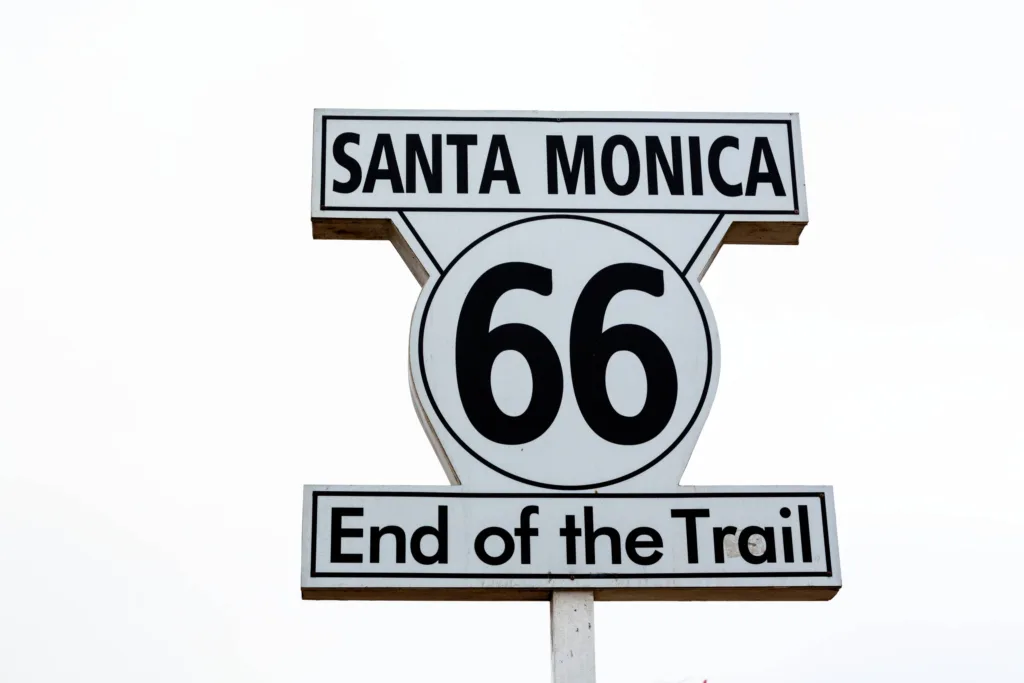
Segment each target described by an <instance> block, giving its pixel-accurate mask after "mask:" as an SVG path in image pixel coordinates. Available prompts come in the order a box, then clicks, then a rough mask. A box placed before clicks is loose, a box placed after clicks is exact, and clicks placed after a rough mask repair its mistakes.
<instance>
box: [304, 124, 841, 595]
mask: <svg viewBox="0 0 1024 683" xmlns="http://www.w3.org/2000/svg"><path fill="white" fill-rule="evenodd" d="M800 150H801V148H800V128H799V122H798V119H797V117H796V115H794V114H754V115H738V114H701V115H688V114H592V113H557V112H547V113H543V112H534V113H526V112H462V113H460V112H389V111H348V110H317V112H316V115H315V122H314V141H313V192H312V206H311V209H312V213H311V216H312V222H313V229H314V236H316V237H321V238H336V239H353V238H354V239H390V240H391V241H392V242H393V243H394V245H395V246H396V248H397V249H398V251H399V253H400V254H401V255H402V257H403V258H404V259H405V261H406V263H407V264H408V265H409V267H410V269H411V270H412V271H413V273H414V274H415V275H416V277H417V279H418V280H419V281H420V283H421V284H422V285H423V291H422V292H421V294H420V297H419V299H418V301H417V303H416V307H415V309H414V311H413V316H412V325H411V330H410V338H409V374H410V387H411V389H412V397H413V404H414V406H415V407H416V409H417V411H418V414H419V416H420V419H421V422H422V423H423V426H424V429H425V431H426V433H427V435H428V438H429V439H430V441H431V444H432V445H433V447H434V450H435V452H436V453H437V456H438V458H439V459H440V461H441V464H442V465H443V467H444V469H445V471H446V473H447V475H448V478H449V480H450V481H451V483H452V484H453V485H456V488H452V489H451V491H435V490H430V491H419V492H416V491H404V490H390V489H356V488H337V487H335V488H329V489H316V490H312V489H310V490H308V491H307V510H306V535H305V537H304V538H305V544H306V551H305V553H304V560H303V561H304V563H305V564H304V567H305V570H304V575H303V588H304V590H305V591H306V593H307V594H308V595H307V597H324V596H327V595H330V596H335V597H337V596H340V595H341V594H342V593H345V592H347V591H357V592H358V591H361V593H360V594H363V595H366V594H368V593H367V591H368V590H369V589H374V590H377V589H380V590H383V594H382V595H384V596H388V595H392V593H389V591H392V592H393V591H394V590H395V589H399V588H403V589H424V590H435V589H438V588H447V589H451V588H458V587H462V588H472V589H474V590H473V592H471V593H463V594H462V595H463V596H466V595H472V596H491V597H493V596H494V595H496V591H498V589H501V590H504V591H512V592H513V593H515V592H516V591H541V592H543V591H544V590H548V591H550V590H553V589H561V588H573V587H575V588H599V589H601V590H603V591H605V596H606V597H608V596H613V595H618V596H622V595H625V594H626V593H624V592H623V591H624V590H626V589H628V590H629V591H634V589H636V590H640V589H643V590H640V593H639V594H638V595H641V596H642V595H648V596H654V595H655V593H657V591H654V592H647V593H645V592H644V591H645V590H647V589H651V590H654V589H658V590H660V591H668V592H669V593H670V594H673V595H674V593H672V591H676V590H682V589H685V590H692V589H695V588H697V587H700V588H703V589H711V588H715V587H728V588H735V589H746V588H750V589H755V588H756V589H764V588H768V587H773V586H774V587H787V588H790V589H797V588H800V589H807V590H811V591H812V592H814V595H815V596H816V597H820V596H822V595H825V596H830V595H831V594H832V593H834V592H835V590H836V589H837V588H838V586H839V573H838V564H837V562H838V558H837V555H836V552H835V533H834V529H832V525H833V523H834V522H833V521H832V512H831V510H832V508H831V492H830V491H827V490H824V489H813V490H801V491H798V490H797V489H790V490H787V491H783V492H771V491H766V490H760V489H759V490H743V491H739V490H734V491H725V490H711V489H708V490H702V491H704V492H703V493H698V492H694V491H690V492H688V493H687V492H684V491H683V490H681V489H678V488H677V485H678V483H679V480H680V477H681V476H682V474H683V470H684V468H685V467H686V464H687V462H688V460H689V458H690V453H691V452H692V450H693V448H694V444H695V443H696V440H697V437H698V435H699V434H700V430H701V428H702V427H703V425H704V422H705V420H706V418H707V415H708V412H709V410H710V408H711V404H712V402H713V400H714V396H715V390H716V388H717V385H718V375H719V367H720V362H721V360H720V358H721V354H720V349H719V344H718V332H717V329H716V327H715V321H714V317H713V315H712V313H711V307H710V305H709V304H708V301H707V299H706V297H705V295H704V292H703V290H702V289H701V286H700V278H701V276H702V275H703V273H704V272H705V270H706V269H707V268H708V266H709V265H710V263H711V261H712V259H713V258H714V255H715V254H716V253H717V251H718V248H719V247H720V246H721V245H722V244H723V243H724V242H731V243H745V244H757V243H776V244H795V243H796V238H797V236H798V234H799V232H800V229H801V228H802V226H803V225H804V224H806V222H807V202H806V198H805V196H804V182H803V167H802V163H801V151H800ZM711 494H715V495H711ZM719 494H720V495H719ZM701 496H703V499H702V501H703V502H701V505H703V506H704V507H706V508H707V512H708V514H709V517H708V518H707V519H706V520H705V521H703V522H701V523H700V524H698V527H697V528H696V530H692V532H691V534H690V536H689V537H686V536H685V535H680V533H679V528H680V526H679V522H678V521H676V522H675V523H673V517H672V514H674V513H673V512H672V511H673V510H676V509H683V508H678V507H673V506H677V505H682V504H683V503H681V502H680V501H681V500H683V499H687V500H688V499H689V498H694V497H701ZM807 496H810V497H811V498H813V499H814V500H813V501H811V502H808V500H802V499H801V497H807ZM798 499H801V500H802V502H801V500H798ZM691 502H692V503H693V504H694V505H696V502H694V501H689V502H687V503H686V504H687V505H689V504H690V503H691ZM811 503H813V505H812V504H811ZM534 507H535V508H537V512H536V513H535V517H536V518H535V519H534V516H530V519H529V520H525V521H524V519H525V518H524V519H519V518H518V517H517V515H520V514H523V515H525V514H526V512H524V511H525V510H528V509H532V508H534ZM348 508H350V509H352V510H355V509H358V510H361V511H362V512H360V513H359V514H358V515H357V514H355V513H352V514H351V516H349V514H348V513H338V512H337V511H338V510H341V509H348ZM812 508H813V510H814V511H813V514H812V513H811V512H810V511H811V509H812ZM442 509H443V510H444V513H443V514H444V520H443V522H442V517H441V516H439V515H441V514H442V513H441V512H440V511H441V510H442ZM784 509H785V510H789V511H790V513H791V514H793V515H797V516H796V517H794V518H793V519H794V520H797V521H791V522H786V521H785V515H782V518H780V514H781V512H780V511H782V510H784ZM587 510H590V511H589V512H588V511H587ZM797 511H801V512H799V513H798V512H797ZM338 515H340V516H338ZM588 515H593V516H594V517H593V519H594V520H597V521H594V524H601V525H605V526H607V527H608V528H609V529H614V530H615V532H614V533H615V535H616V538H618V537H621V538H620V539H619V540H620V541H621V544H620V545H621V547H620V548H619V551H621V552H618V551H613V550H610V549H607V548H606V552H605V551H603V552H605V554H603V555H600V554H599V555H594V557H593V558H592V559H593V561H592V562H590V561H583V562H579V561H573V560H572V552H573V551H572V548H573V546H572V545H571V544H570V545H568V546H567V545H565V542H567V541H566V536H565V534H572V533H575V532H573V531H571V530H569V529H568V528H567V527H565V526H560V525H564V524H566V523H567V522H566V520H567V519H569V518H573V519H576V520H577V521H579V523H580V524H584V523H585V520H586V519H589V517H588ZM808 515H809V516H808ZM357 518H358V519H357ZM702 519H703V518H702ZM431 520H433V521H431ZM510 520H511V521H510ZM516 520H519V521H516ZM580 520H583V521H580ZM602 520H603V521H602ZM808 520H810V521H808ZM684 521H685V520H684ZM527 522H528V523H530V524H535V525H536V526H535V527H530V529H532V530H534V531H537V533H538V535H537V537H536V538H533V540H532V541H531V540H530V539H531V538H532V536H530V534H529V533H528V532H527V531H526V530H525V529H526V527H525V526H522V525H523V524H526V523H527ZM442 523H443V524H445V525H446V526H445V531H444V533H442V532H441V531H439V529H440V527H439V526H436V525H440V524H442ZM786 523H790V524H791V525H792V524H796V526H793V527H792V528H793V529H797V530H798V531H799V533H798V534H797V535H798V536H799V540H798V541H794V542H796V543H798V544H799V547H800V549H801V551H800V553H799V557H797V556H793V559H791V560H790V559H786V558H789V557H790V554H791V553H789V551H788V550H786V548H787V547H788V546H787V545H786V544H787V543H789V541H787V540H786V539H787V538H789V536H788V535H787V534H789V533H797V532H787V531H786V530H785V529H789V528H790V527H786V526H785V524H786ZM429 524H434V525H435V526H434V527H429ZM511 524H520V526H519V527H515V526H510V525H511ZM350 525H351V527H350ZM684 526H685V525H684ZM732 527H735V529H736V531H735V532H733V533H734V534H735V535H736V538H735V539H734V540H728V538H726V537H729V538H731V536H729V534H725V536H723V537H722V538H717V537H716V536H715V534H716V533H719V532H716V531H715V529H719V530H723V529H729V528H732ZM430 528H433V529H434V531H433V532H431V531H429V529H430ZM581 528H584V532H583V533H584V534H586V533H589V532H586V531H585V529H586V527H585V526H584V527H581ZM601 528H604V527H603V526H602V527H601ZM758 528H761V529H764V530H770V529H775V530H778V534H779V535H778V537H777V538H776V537H775V536H773V535H772V534H773V533H775V532H774V531H765V533H761V532H756V533H755V532H754V531H751V532H750V533H749V534H745V532H744V530H745V529H754V530H756V529H758ZM350 529H358V530H360V531H361V533H362V534H363V535H362V536H352V535H350V534H349V531H350ZM374 529H376V530H377V531H374ZM385 529H390V530H392V531H389V532H387V533H389V534H391V536H389V537H388V538H389V539H390V540H388V541H387V542H388V543H391V544H392V545H390V546H388V547H389V548H390V550H389V551H388V552H389V553H390V554H386V553H384V551H383V550H382V548H383V545H381V544H382V543H384V541H383V540H382V538H383V537H379V538H378V537H375V536H374V534H377V535H378V536H379V535H380V534H384V533H385V532H384V530H385ZM487 529H492V530H495V529H496V530H499V531H494V533H493V534H492V535H493V537H494V538H493V539H490V540H487V539H485V540H483V541H481V543H482V545H479V546H478V545H476V543H477V539H479V534H480V533H482V532H483V531H484V530H487ZM516 529H518V532H517V531H516ZM636 529H645V530H647V531H644V532H642V533H641V532H637V534H633V532H634V531H635V530H636ZM352 533H355V532H354V531H353V532H352ZM517 533H518V535H517ZM594 533H597V532H594ZM722 533H724V532H722ZM339 534H340V535H339ZM417 534H418V535H417ZM437 534H441V536H443V543H444V547H443V550H444V553H443V554H444V556H445V558H446V559H445V561H444V562H441V561H436V562H420V561H419V560H417V559H416V558H417V557H418V556H423V557H426V556H427V555H423V553H427V554H429V553H441V552H442V550H441V549H438V548H437V547H435V549H434V550H432V551H428V550H424V549H422V548H421V547H420V546H419V545H416V544H417V543H418V542H419V541H416V540H415V539H416V538H419V539H420V541H422V542H423V543H427V542H428V540H429V538H432V537H436V536H437ZM508 534H511V536H509V535H508ZM523 534H526V536H525V537H524V536H522V535H523ZM631 534H633V535H632V536H631ZM644 534H646V536H645V535H644ZM755 536H757V537H758V538H760V539H761V540H760V541H757V540H756V539H754V537H755ZM374 538H377V540H376V541H374V540H373V539H374ZM401 538H404V539H405V540H404V541H403V543H408V544H409V545H408V547H406V546H405V545H403V546H402V547H403V549H404V550H403V551H402V552H401V553H399V551H398V550H397V548H396V547H394V541H395V540H396V539H401ZM506 538H512V539H513V540H514V541H516V550H515V552H514V553H512V554H508V557H505V555H506V554H507V552H506V551H508V552H511V550H509V549H511V546H508V548H506V549H502V548H503V547H504V546H500V544H501V543H502V542H504V541H503V540H502V539H506ZM630 538H633V541H630V540H629V539H630ZM794 538H795V537H794ZM349 539H351V540H349ZM359 539H361V540H359ZM494 539H498V540H494ZM516 539H518V540H516ZM524 539H525V540H524ZM658 539H660V540H658ZM752 539H753V540H752ZM757 542H760V543H762V544H763V545H764V547H765V548H767V550H766V551H765V553H766V554H764V555H756V556H754V555H750V553H748V549H747V546H748V544H750V543H757ZM373 543H377V546H373V545H372V544H373ZM524 543H525V545H524ZM531 543H532V544H533V545H530V544H531ZM580 543H585V541H580ZM617 543H618V541H617ZM631 543H632V544H633V545H632V546H631V545H630V544H631ZM637 543H639V544H640V545H639V546H637V545H636V544H637ZM729 543H731V544H732V545H731V546H730V545H728V544H729ZM338 544H341V545H338ZM367 544H370V545H367ZM687 544H689V545H687ZM716 544H717V545H721V548H717V550H716ZM722 544H725V545H722ZM737 544H738V545H737ZM341 546H344V547H346V548H349V547H351V548H353V550H352V551H351V552H349V551H348V550H338V548H340V547H341ZM656 546H657V547H656ZM331 548H334V549H335V550H337V552H334V551H332V550H331ZM580 548H583V546H580ZM640 548H643V549H645V550H644V551H641V550H640ZM728 548H732V549H733V550H734V551H735V552H732V551H728V552H727V549H728ZM737 548H739V549H738V550H737ZM524 549H525V551H526V552H527V553H528V554H529V553H532V555H531V557H534V558H535V559H534V560H531V561H527V560H526V559H524V558H525V556H524V555H522V553H523V552H524ZM808 549H809V550H808ZM406 551H407V552H406ZM647 551H649V552H650V557H654V556H655V554H657V556H658V559H657V561H654V562H650V563H649V564H644V563H645V562H646V561H647V559H646V558H647V557H648V556H647V555H645V554H644V552H647ZM691 551H692V552H691ZM804 551H806V552H804ZM578 552H580V553H586V550H585V549H582V550H579V551H578ZM729 552H732V554H729ZM751 552H752V551H751ZM339 553H340V554H339ZM396 553H398V554H396ZM516 553H519V554H518V555H517V554H516ZM608 553H611V554H608ZM622 553H625V554H624V555H622ZM692 553H696V554H692ZM716 553H717V555H716ZM721 553H726V554H725V555H721ZM698 556H699V558H698ZM719 556H720V559H721V561H718V560H716V559H715V558H716V557H719ZM356 557H359V558H361V559H359V560H358V561H357V560H356V559H355V558H356ZM371 557H376V558H377V559H370V558H371ZM401 557H405V558H406V559H404V560H402V559H399V558H401ZM494 557H502V558H504V559H502V561H501V562H494V561H493V558H494ZM517 557H518V558H519V559H518V560H516V558H517ZM780 557H781V558H783V559H778V558H780ZM339 558H341V559H339ZM346 558H347V559H346ZM408 558H413V559H408ZM489 558H490V559H489ZM622 558H626V559H622ZM637 558H639V559H637ZM693 558H698V559H693ZM752 558H753V559H752ZM762 558H766V559H762ZM768 558H774V559H768ZM691 560H692V561H691ZM419 565H423V566H419ZM620 565H621V566H620ZM318 591H319V592H318ZM324 591H327V592H324ZM370 592H371V593H372V592H373V591H370ZM797 594H798V593H794V592H790V593H788V594H786V595H782V594H779V593H770V592H769V593H766V595H769V596H771V597H777V598H779V599H788V597H789V596H793V595H797ZM403 595H405V596H407V595H408V593H407V592H406V593H401V594H399V593H394V595H393V597H395V598H396V599H401V597H402V596H403ZM630 595H633V598H632V599H637V597H636V595H634V594H633V593H630ZM688 595H692V593H689V594H688ZM801 595H802V594H801ZM374 597H380V596H379V595H376V594H375V595H374ZM484 599H490V598H488V597H485V598H484Z"/></svg>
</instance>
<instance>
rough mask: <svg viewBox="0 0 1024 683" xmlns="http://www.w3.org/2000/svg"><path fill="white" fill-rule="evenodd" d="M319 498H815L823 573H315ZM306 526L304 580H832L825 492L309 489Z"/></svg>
mask: <svg viewBox="0 0 1024 683" xmlns="http://www.w3.org/2000/svg"><path fill="white" fill-rule="evenodd" d="M321 496H327V497H358V498H366V497H371V496H373V497H380V498H525V499H537V498H575V499H584V500H599V499H602V498H616V499H625V498H664V499H679V498H818V500H819V504H820V507H821V528H822V532H823V536H824V541H825V571H823V572H680V573H678V574H674V573H657V574H655V573H646V574H643V573H641V574H638V573H601V574H586V573H584V572H583V571H580V572H577V573H574V574H551V573H542V572H538V573H536V574H472V573H463V572H452V573H440V572H436V573H431V572H318V571H317V570H316V531H317V511H318V501H319V498H320V497H321ZM311 504H312V510H311V513H310V514H311V524H310V533H311V535H312V536H311V539H310V558H309V576H310V578H313V579H343V578H360V577H362V578H378V579H387V578H393V579H397V578H405V579H536V580H538V581H549V580H556V579H571V580H578V581H580V582H585V581H588V580H614V579H711V578H720V579H741V578H750V579H764V578H829V577H831V576H832V547H831V540H830V535H829V527H828V506H827V505H826V504H825V494H824V493H823V492H821V491H792V492H785V491H780V492H774V491H755V492H750V493H743V492H722V493H699V492H698V493H683V492H679V493H597V494H595V493H479V492H463V491H452V492H447V491H441V492H437V493H434V492H429V491H313V492H312V501H311Z"/></svg>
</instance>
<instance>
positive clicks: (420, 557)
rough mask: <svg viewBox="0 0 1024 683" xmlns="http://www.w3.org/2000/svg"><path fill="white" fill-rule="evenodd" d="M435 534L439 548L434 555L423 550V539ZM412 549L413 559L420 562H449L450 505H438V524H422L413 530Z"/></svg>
mask: <svg viewBox="0 0 1024 683" xmlns="http://www.w3.org/2000/svg"><path fill="white" fill-rule="evenodd" d="M427 536H433V537H434V538H436V539H437V550H435V551H434V554H433V555H427V554H426V553H424V552H423V539H424V538H426V537H427ZM409 545H410V550H411V551H412V559H414V560H416V561H417V562H419V563H420V564H448V506H447V505H438V506H437V526H436V527H432V526H421V527H420V528H419V529H417V530H416V531H414V532H412V540H411V543H410V544H409Z"/></svg>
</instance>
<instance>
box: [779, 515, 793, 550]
mask: <svg viewBox="0 0 1024 683" xmlns="http://www.w3.org/2000/svg"><path fill="white" fill-rule="evenodd" d="M791 514H792V513H791V512H790V511H789V508H782V509H781V510H779V515H780V516H781V517H782V518H783V519H789V516H790V515H791ZM782 559H783V560H784V561H786V562H792V561H793V530H792V529H790V528H789V527H788V526H784V527H782Z"/></svg>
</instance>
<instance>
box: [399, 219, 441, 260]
mask: <svg viewBox="0 0 1024 683" xmlns="http://www.w3.org/2000/svg"><path fill="white" fill-rule="evenodd" d="M398 215H399V217H401V219H402V220H403V221H404V222H405V224H406V226H407V227H408V228H409V232H411V233H412V236H413V237H415V238H416V241H417V242H418V243H419V245H420V248H421V249H422V250H423V253H424V254H426V255H427V258H428V259H430V262H431V263H433V264H434V268H435V269H436V270H437V272H438V273H443V272H444V268H442V267H441V264H440V263H438V262H437V259H436V258H434V255H433V254H432V253H430V249H428V248H427V243H426V242H424V241H423V238H422V237H420V234H419V233H418V232H416V228H414V227H412V223H410V222H409V219H408V218H406V215H405V212H404V211H399V212H398Z"/></svg>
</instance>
